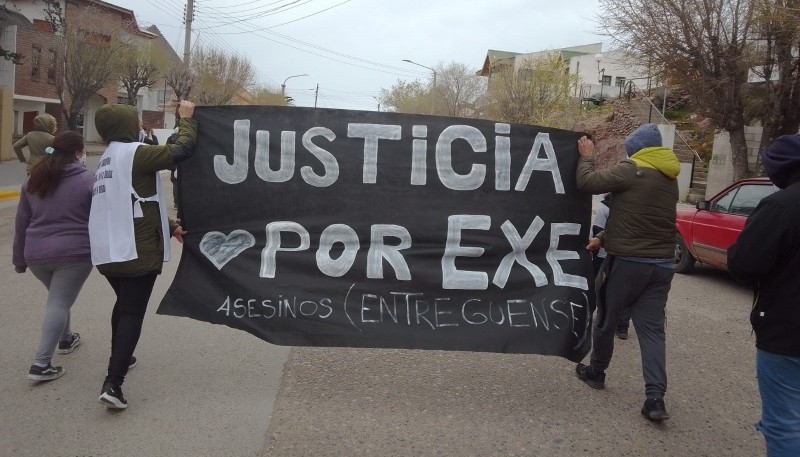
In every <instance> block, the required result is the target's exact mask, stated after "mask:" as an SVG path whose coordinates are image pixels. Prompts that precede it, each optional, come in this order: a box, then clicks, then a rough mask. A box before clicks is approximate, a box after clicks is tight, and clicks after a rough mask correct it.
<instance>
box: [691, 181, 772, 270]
mask: <svg viewBox="0 0 800 457" xmlns="http://www.w3.org/2000/svg"><path fill="white" fill-rule="evenodd" d="M776 190H777V188H776V187H775V186H773V185H772V184H771V183H768V182H764V183H752V182H750V183H743V184H742V185H739V186H736V187H732V188H731V189H729V190H728V191H727V192H725V193H723V194H720V195H718V196H717V197H715V198H714V199H713V200H712V201H711V202H710V206H709V210H708V211H698V212H697V215H696V216H695V220H694V239H693V243H694V249H695V252H697V260H699V261H700V262H702V263H707V264H710V265H714V266H716V267H719V268H727V265H728V248H729V247H730V246H731V245H732V244H733V243H734V242H735V241H736V239H737V238H739V233H741V232H742V228H743V227H744V224H745V222H747V217H748V216H749V215H750V214H751V213H752V212H753V210H754V209H755V208H756V206H758V203H759V202H761V199H763V198H764V197H766V196H767V195H770V194H772V193H773V192H775V191H776Z"/></svg>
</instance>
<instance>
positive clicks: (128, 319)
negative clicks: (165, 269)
mask: <svg viewBox="0 0 800 457" xmlns="http://www.w3.org/2000/svg"><path fill="white" fill-rule="evenodd" d="M156 276H158V275H157V274H156V273H151V274H149V275H145V276H135V277H130V278H129V277H119V276H116V277H115V276H107V277H106V279H107V280H108V282H109V284H111V287H112V288H113V289H114V293H116V294H117V301H116V302H115V303H114V311H113V312H112V313H111V358H110V359H109V360H108V375H107V376H106V381H107V382H112V383H114V384H116V385H118V386H121V385H122V382H123V381H124V380H125V375H126V374H127V373H128V364H129V362H130V360H131V356H133V351H134V350H135V349H136V344H137V343H138V342H139V336H140V335H141V333H142V322H143V321H144V313H145V311H146V310H147V302H148V301H150V294H151V293H152V292H153V285H154V284H155V282H156Z"/></svg>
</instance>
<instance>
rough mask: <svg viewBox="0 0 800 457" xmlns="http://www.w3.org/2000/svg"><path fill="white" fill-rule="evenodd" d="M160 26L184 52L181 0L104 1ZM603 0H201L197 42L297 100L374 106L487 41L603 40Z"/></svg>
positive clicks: (524, 46)
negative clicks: (242, 62)
mask: <svg viewBox="0 0 800 457" xmlns="http://www.w3.org/2000/svg"><path fill="white" fill-rule="evenodd" d="M106 1H107V2H109V3H112V4H115V5H119V6H121V7H124V8H127V9H130V10H133V12H134V13H135V14H136V18H137V20H138V21H139V25H140V26H141V27H145V26H148V25H150V24H155V25H157V26H158V27H159V29H160V30H161V31H162V33H163V34H164V36H165V37H166V38H167V40H168V41H169V42H170V43H171V44H172V46H173V48H175V50H176V52H177V53H178V54H179V55H181V56H182V55H183V48H184V33H185V32H184V28H183V27H184V26H183V10H184V7H185V5H186V2H185V1H184V2H183V3H181V2H180V1H174V0H106ZM596 15H597V0H557V1H551V0H277V1H276V0H195V15H194V18H195V21H194V24H193V27H192V29H193V34H192V41H191V44H192V45H195V44H197V43H200V44H203V45H212V46H215V47H218V48H221V49H223V50H226V51H228V52H234V51H236V52H238V53H240V54H242V55H244V56H246V57H248V58H249V59H250V61H251V62H252V63H253V65H254V66H255V67H256V69H257V79H258V81H259V83H262V84H265V85H268V86H271V87H273V88H275V89H279V88H280V85H281V83H283V82H284V80H285V79H286V78H287V77H289V76H293V75H299V74H303V73H306V74H308V75H309V76H303V77H296V78H291V79H289V80H288V81H287V82H286V93H287V95H291V96H292V97H294V98H295V100H296V105H298V106H314V95H315V89H316V87H317V84H319V98H318V101H317V106H319V107H323V108H345V109H360V110H374V109H377V107H378V102H377V101H376V100H375V98H374V97H377V96H378V94H379V92H380V89H381V88H386V89H388V88H391V86H392V85H393V84H394V83H396V82H397V80H407V81H411V80H415V79H419V80H421V81H425V82H427V81H429V80H430V76H431V72H430V71H429V70H427V69H425V68H422V67H419V66H416V65H412V64H409V63H406V62H403V59H409V60H413V61H415V62H417V63H419V64H421V65H424V66H427V67H433V66H436V65H437V64H439V63H445V64H447V63H450V62H453V61H455V62H459V63H464V64H466V65H468V66H469V67H472V68H474V69H475V70H478V69H479V68H480V67H481V65H482V64H483V60H484V58H485V57H486V51H487V50H488V49H496V50H502V51H513V52H535V51H542V50H545V49H554V48H562V47H569V46H577V45H581V44H587V43H597V42H601V41H603V39H602V37H600V36H598V35H596V34H595V33H594V32H595V31H596V25H595V18H596Z"/></svg>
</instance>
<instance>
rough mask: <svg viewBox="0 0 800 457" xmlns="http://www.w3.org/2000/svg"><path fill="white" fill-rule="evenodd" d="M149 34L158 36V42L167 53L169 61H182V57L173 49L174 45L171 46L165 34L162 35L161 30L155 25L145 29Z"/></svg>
mask: <svg viewBox="0 0 800 457" xmlns="http://www.w3.org/2000/svg"><path fill="white" fill-rule="evenodd" d="M145 30H146V31H147V32H150V33H152V34H153V35H156V41H158V43H159V44H160V45H161V46H162V47H163V48H164V49H165V50H166V51H167V55H168V56H169V59H170V60H172V61H181V57H180V56H179V55H178V53H177V52H175V50H174V49H173V48H172V45H170V44H169V41H167V39H166V37H164V34H163V33H161V30H159V29H158V27H156V26H155V25H151V26H149V27H147V28H146V29H145Z"/></svg>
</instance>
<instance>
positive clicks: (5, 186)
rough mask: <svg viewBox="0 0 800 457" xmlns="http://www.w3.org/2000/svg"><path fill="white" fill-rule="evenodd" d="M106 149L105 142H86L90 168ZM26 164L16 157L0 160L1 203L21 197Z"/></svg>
mask: <svg viewBox="0 0 800 457" xmlns="http://www.w3.org/2000/svg"><path fill="white" fill-rule="evenodd" d="M105 150H106V145H105V144H100V143H87V144H86V155H87V158H86V165H87V166H88V167H89V169H90V170H94V169H95V168H96V167H97V161H98V159H99V157H100V155H102V154H103V151H105ZM25 166H26V165H25V164H24V163H22V162H20V161H18V160H17V159H16V157H15V158H14V159H11V160H4V161H2V162H0V204H2V203H3V202H8V201H14V202H15V201H16V200H17V199H18V198H19V187H20V186H21V185H22V182H23V181H25V176H27V173H26V172H25Z"/></svg>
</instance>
